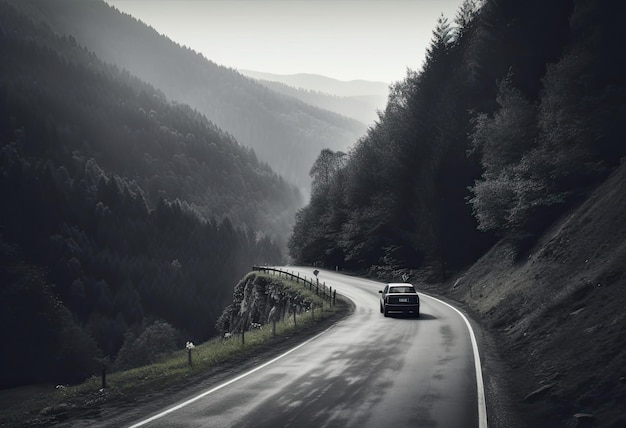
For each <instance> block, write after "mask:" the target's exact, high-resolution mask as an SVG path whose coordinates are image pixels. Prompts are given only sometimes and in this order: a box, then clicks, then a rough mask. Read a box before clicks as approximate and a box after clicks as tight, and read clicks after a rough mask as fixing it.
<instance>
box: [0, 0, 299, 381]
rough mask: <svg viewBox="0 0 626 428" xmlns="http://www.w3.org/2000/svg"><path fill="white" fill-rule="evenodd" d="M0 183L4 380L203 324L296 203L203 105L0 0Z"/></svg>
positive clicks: (101, 357) (259, 259)
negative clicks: (173, 94) (172, 97)
mask: <svg viewBox="0 0 626 428" xmlns="http://www.w3.org/2000/svg"><path fill="white" fill-rule="evenodd" d="M0 197H1V198H2V209H1V210H0V259H1V262H0V282H1V284H2V288H1V289H0V324H1V325H2V336H1V340H2V349H3V351H2V353H1V359H0V386H2V387H6V386H11V385H20V384H25V383H30V382H44V381H51V382H63V383H66V382H72V381H78V380H81V379H83V378H85V377H86V376H89V375H91V374H93V373H95V370H98V367H99V366H98V364H100V363H102V361H108V362H109V364H117V366H119V367H125V366H132V364H133V362H134V363H140V362H141V361H139V360H140V359H138V358H137V356H138V355H141V356H143V359H144V360H145V359H146V358H147V359H149V358H151V357H152V356H153V355H149V354H148V352H147V351H146V348H143V349H142V347H141V346H139V345H141V344H142V343H147V342H150V341H152V343H158V344H159V346H158V347H157V349H154V352H163V351H167V350H171V348H172V347H175V346H181V344H184V343H185V341H187V340H191V341H196V342H199V341H202V340H205V339H207V338H209V337H210V336H212V335H213V334H214V333H215V322H216V320H217V318H218V316H219V315H220V313H221V312H222V310H223V308H224V307H225V306H226V305H227V304H229V303H230V301H231V300H232V291H233V286H234V284H236V283H237V281H238V280H239V279H240V278H241V277H242V275H244V274H245V273H246V272H248V271H249V270H250V267H251V266H252V265H253V264H255V263H281V262H283V261H284V258H283V254H282V249H283V248H284V241H283V244H281V242H280V239H279V235H278V233H279V232H280V231H283V230H284V229H285V228H288V227H289V226H290V224H291V222H292V221H293V220H292V219H293V215H294V213H295V211H296V209H297V207H298V206H301V195H300V192H299V191H298V189H297V188H296V187H295V186H293V185H290V184H287V183H286V182H285V181H284V180H283V179H282V178H281V177H280V176H279V175H277V174H276V173H275V172H273V170H272V169H270V167H269V166H267V165H266V164H264V163H262V162H260V161H259V160H258V159H257V158H256V155H255V153H254V152H253V151H252V150H251V149H248V148H244V147H243V146H241V145H240V144H238V143H237V141H235V140H234V139H233V137H231V136H230V135H229V134H227V133H225V132H223V131H221V130H220V129H219V128H218V127H217V126H216V125H214V124H212V123H211V122H209V121H208V120H207V119H206V118H205V116H203V115H201V114H200V113H199V112H198V111H196V110H193V109H191V108H190V107H188V106H186V105H182V104H178V103H174V102H170V101H168V100H167V99H166V97H165V96H164V95H163V93H161V92H160V91H159V90H157V89H155V88H154V87H152V86H150V85H149V84H147V83H143V82H142V81H140V80H139V79H137V78H136V77H133V76H132V75H131V74H129V73H128V72H126V71H121V70H120V69H118V68H117V67H116V66H114V65H110V64H107V63H104V62H102V61H101V60H100V59H99V58H98V57H96V56H95V55H94V54H93V53H92V52H90V51H89V50H87V49H86V48H84V47H82V46H81V45H79V44H78V43H77V41H76V40H75V39H74V38H73V37H71V36H59V35H58V34H57V33H55V32H53V31H52V30H51V29H50V28H49V27H48V26H46V25H44V24H42V23H39V21H38V20H33V19H31V17H30V16H29V15H27V14H24V13H22V12H20V11H18V10H17V9H16V8H15V7H14V6H13V5H12V4H10V3H7V2H4V1H0ZM282 233H284V232H282ZM151 338H152V339H151ZM154 338H156V341H155V340H154ZM118 353H119V354H120V355H121V356H123V357H124V358H122V359H116V356H117V355H118Z"/></svg>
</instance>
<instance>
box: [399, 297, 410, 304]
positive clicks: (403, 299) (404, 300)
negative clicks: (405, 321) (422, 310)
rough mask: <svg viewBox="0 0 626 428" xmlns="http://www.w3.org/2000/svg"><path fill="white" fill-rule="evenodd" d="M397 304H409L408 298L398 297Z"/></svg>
mask: <svg viewBox="0 0 626 428" xmlns="http://www.w3.org/2000/svg"><path fill="white" fill-rule="evenodd" d="M398 302H400V303H409V298H408V297H400V298H399V299H398Z"/></svg>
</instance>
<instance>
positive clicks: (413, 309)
mask: <svg viewBox="0 0 626 428" xmlns="http://www.w3.org/2000/svg"><path fill="white" fill-rule="evenodd" d="M385 309H386V310H387V313H388V314H403V315H418V314H419V313H420V305H406V304H402V305H398V304H391V303H389V304H387V305H385Z"/></svg>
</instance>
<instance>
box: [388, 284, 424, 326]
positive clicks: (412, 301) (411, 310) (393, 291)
mask: <svg viewBox="0 0 626 428" xmlns="http://www.w3.org/2000/svg"><path fill="white" fill-rule="evenodd" d="M379 293H380V312H381V313H382V314H384V315H385V316H389V315H391V314H402V315H412V316H414V317H416V318H417V317H419V316H420V298H419V295H418V294H417V291H415V287H413V285H412V284H409V283H405V282H397V283H396V282H392V283H389V284H386V285H385V288H384V289H383V290H380V291H379Z"/></svg>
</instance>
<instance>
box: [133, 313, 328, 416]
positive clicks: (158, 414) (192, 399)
mask: <svg viewBox="0 0 626 428" xmlns="http://www.w3.org/2000/svg"><path fill="white" fill-rule="evenodd" d="M333 327H334V325H331V326H330V327H328V328H327V329H326V330H324V331H322V332H321V333H318V334H316V335H315V336H313V337H311V338H310V339H308V340H306V341H304V342H302V343H301V344H299V345H298V346H295V347H293V348H291V349H290V350H288V351H286V352H284V353H282V354H280V355H279V356H277V357H275V358H273V359H271V360H269V361H267V362H265V363H263V364H261V365H260V366H257V367H255V368H253V369H252V370H248V371H247V372H245V373H243V374H240V375H239V376H236V377H234V378H232V379H231V380H229V381H226V382H224V383H222V384H220V385H218V386H216V387H213V388H211V389H209V390H207V391H204V392H203V393H201V394H198V395H196V396H195V397H193V398H190V399H189V400H186V401H183V402H182V403H180V404H177V405H175V406H173V407H170V408H169V409H167V410H164V411H162V412H160V413H157V414H156V415H153V416H151V417H149V418H147V419H144V420H142V421H139V422H137V423H134V424H133V425H131V426H130V427H129V428H137V427H140V426H143V425H146V424H148V423H150V422H152V421H155V420H157V419H161V418H162V417H163V416H166V415H169V414H170V413H173V412H175V411H177V410H180V409H182V408H183V407H186V406H188V405H190V404H191V403H194V402H196V401H198V400H200V399H201V398H204V397H206V396H207V395H210V394H213V393H214V392H217V391H219V390H220V389H222V388H225V387H227V386H228V385H231V384H233V383H235V382H237V381H239V380H241V379H243V378H245V377H248V376H250V375H251V374H252V373H255V372H257V371H259V370H261V369H263V368H265V367H267V366H269V365H271V364H274V363H275V362H276V361H278V360H280V359H282V358H284V357H286V356H287V355H289V354H291V353H292V352H295V351H297V350H298V349H300V348H302V347H303V346H305V345H307V344H308V343H310V342H312V341H314V340H315V339H317V338H318V337H320V336H321V335H323V334H326V333H327V332H328V331H329V330H331V329H332V328H333Z"/></svg>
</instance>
